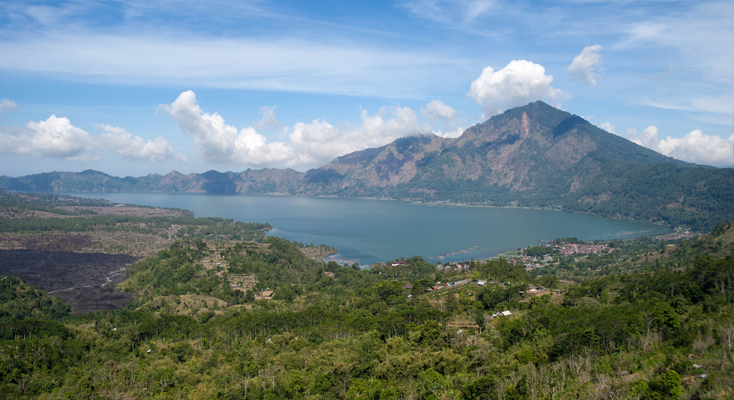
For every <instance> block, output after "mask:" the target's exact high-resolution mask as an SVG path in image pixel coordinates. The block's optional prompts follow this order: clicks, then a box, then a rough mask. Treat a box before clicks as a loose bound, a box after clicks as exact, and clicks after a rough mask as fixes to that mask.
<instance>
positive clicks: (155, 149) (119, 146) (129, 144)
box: [97, 124, 186, 162]
mask: <svg viewBox="0 0 734 400" xmlns="http://www.w3.org/2000/svg"><path fill="white" fill-rule="evenodd" d="M97 127H98V128H99V129H101V130H103V131H104V132H106V133H103V134H101V135H100V136H99V139H98V142H99V144H100V145H101V146H102V147H104V148H106V149H110V150H113V151H114V152H115V153H117V154H118V155H120V156H121V157H123V158H128V159H132V160H145V161H150V162H156V161H163V160H167V159H169V158H171V157H174V154H173V148H171V144H170V143H168V141H167V140H166V139H164V138H163V137H161V136H158V137H157V138H155V139H153V140H145V139H143V138H141V137H140V136H134V135H133V134H132V133H130V132H128V131H126V130H125V129H124V128H120V127H116V126H110V125H104V124H98V125H97ZM175 157H176V159H178V160H179V161H186V156H184V155H183V154H180V153H179V154H176V155H175Z"/></svg>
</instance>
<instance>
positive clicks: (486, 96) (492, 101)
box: [468, 60, 563, 118]
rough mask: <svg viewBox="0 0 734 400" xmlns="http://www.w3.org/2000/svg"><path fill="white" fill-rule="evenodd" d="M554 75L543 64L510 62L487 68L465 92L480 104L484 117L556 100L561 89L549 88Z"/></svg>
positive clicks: (525, 61)
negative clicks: (534, 102) (502, 65)
mask: <svg viewBox="0 0 734 400" xmlns="http://www.w3.org/2000/svg"><path fill="white" fill-rule="evenodd" d="M551 82H553V76H551V75H546V74H545V68H543V66H542V65H539V64H535V63H533V62H531V61H527V60H514V61H510V63H509V64H507V66H506V67H504V68H502V69H500V70H498V71H495V70H494V69H492V67H486V68H484V70H483V71H482V74H481V75H480V76H479V78H477V79H476V80H475V81H474V82H472V84H471V90H469V93H468V95H469V96H471V97H472V98H474V100H475V101H476V102H477V103H478V104H479V105H481V106H482V108H483V110H484V117H485V118H486V117H489V116H492V115H495V114H498V113H500V112H502V111H503V110H506V109H508V108H512V107H517V106H522V105H525V104H527V103H529V102H532V101H535V100H541V99H550V100H551V102H553V103H556V102H557V100H559V98H560V96H561V95H563V92H562V91H561V90H560V89H555V88H553V87H551Z"/></svg>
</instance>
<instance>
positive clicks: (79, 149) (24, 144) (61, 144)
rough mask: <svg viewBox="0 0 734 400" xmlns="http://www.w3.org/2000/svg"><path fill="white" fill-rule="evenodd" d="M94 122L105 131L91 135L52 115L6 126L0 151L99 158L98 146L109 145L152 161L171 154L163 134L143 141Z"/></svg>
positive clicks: (128, 155) (75, 158)
mask: <svg viewBox="0 0 734 400" xmlns="http://www.w3.org/2000/svg"><path fill="white" fill-rule="evenodd" d="M97 126H98V127H99V128H100V129H102V130H103V131H105V132H106V133H104V134H101V135H90V134H89V133H87V132H86V131H84V130H83V129H81V128H78V127H76V126H74V125H72V124H71V121H69V119H68V118H66V117H61V118H59V117H57V116H56V115H51V116H50V117H48V118H47V119H46V120H44V121H39V122H33V121H31V122H29V123H28V124H26V126H25V127H23V128H19V127H5V128H4V129H3V131H2V132H0V153H13V154H25V155H31V156H34V157H52V158H62V159H65V160H70V161H92V160H98V159H99V158H100V157H99V155H98V154H96V153H95V151H96V150H98V149H111V150H114V151H115V152H116V153H117V154H119V155H120V156H122V157H125V158H130V159H136V160H147V161H151V162H152V161H162V160H166V159H169V158H171V157H172V156H174V155H173V149H171V145H170V144H169V143H168V141H167V140H165V139H163V138H162V137H158V138H156V139H155V140H153V141H150V140H148V141H146V140H145V139H143V138H141V137H139V136H134V135H132V134H131V133H130V132H127V131H126V130H125V129H123V128H118V127H113V126H109V125H101V124H100V125H97ZM175 157H176V158H177V159H179V160H184V159H185V156H183V155H181V154H177V155H175Z"/></svg>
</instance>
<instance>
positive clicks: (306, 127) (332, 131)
mask: <svg viewBox="0 0 734 400" xmlns="http://www.w3.org/2000/svg"><path fill="white" fill-rule="evenodd" d="M388 115H389V117H388ZM429 132H430V128H429V127H428V126H425V125H421V124H419V122H418V116H417V115H416V114H415V112H414V111H413V110H412V109H410V108H409V107H382V108H381V109H380V111H379V112H378V113H377V114H376V115H374V116H370V115H369V114H368V113H367V111H366V110H362V115H361V125H360V126H358V127H356V128H351V129H341V128H337V127H334V126H333V125H331V124H329V123H328V122H326V121H322V120H315V121H313V122H312V123H310V124H304V123H300V122H299V123H297V124H296V125H295V126H294V127H293V133H291V135H290V139H291V143H292V145H293V148H294V149H295V151H296V154H297V159H295V160H292V161H291V162H290V163H289V164H288V165H289V166H296V165H301V166H302V165H310V166H319V165H322V164H324V163H326V162H329V161H331V160H332V159H334V158H335V157H338V156H343V155H345V154H348V153H351V152H354V151H358V150H364V149H367V148H372V147H379V146H384V145H386V144H388V143H390V142H392V141H393V140H395V139H398V138H401V137H404V136H410V135H418V134H426V133H429Z"/></svg>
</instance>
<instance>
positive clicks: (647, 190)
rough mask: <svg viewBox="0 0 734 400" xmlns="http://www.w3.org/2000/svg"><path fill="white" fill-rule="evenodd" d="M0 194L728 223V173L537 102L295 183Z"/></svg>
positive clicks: (72, 182) (214, 177) (93, 176)
mask: <svg viewBox="0 0 734 400" xmlns="http://www.w3.org/2000/svg"><path fill="white" fill-rule="evenodd" d="M0 187H2V188H6V189H11V190H21V191H52V192H62V191H66V192H190V193H213V194H296V195H305V196H341V197H377V198H392V199H402V200H412V201H426V202H453V203H471V204H482V205H491V206H520V207H552V208H557V209H562V210H565V211H572V212H584V213H592V214H597V215H602V216H607V217H616V218H633V219H639V220H648V221H658V222H665V223H667V224H669V225H672V226H678V225H688V226H689V227H691V228H693V229H695V230H698V231H705V230H708V229H711V228H712V227H713V226H714V224H715V223H716V222H718V221H725V220H729V219H732V218H734V202H732V201H731V199H732V198H734V169H731V168H724V169H719V168H711V167H704V166H700V165H694V164H689V163H686V162H683V161H679V160H675V159H673V158H670V157H666V156H663V155H661V154H658V153H656V152H654V151H652V150H649V149H647V148H644V147H642V146H639V145H637V144H635V143H632V142H630V141H629V140H627V139H624V138H622V137H620V136H617V135H614V134H611V133H608V132H605V131H603V130H601V129H599V128H597V127H596V126H594V125H592V124H590V123H589V122H588V121H586V120H584V119H583V118H581V117H579V116H576V115H572V114H570V113H567V112H565V111H561V110H558V109H556V108H553V107H551V106H549V105H547V104H545V103H543V102H542V101H537V102H534V103H531V104H528V105H526V106H524V107H517V108H513V109H511V110H508V111H506V112H504V113H503V114H500V115H497V116H494V117H492V118H491V119H489V120H488V121H486V122H484V123H481V124H477V125H475V126H472V127H471V128H469V129H467V130H466V131H465V132H464V133H463V134H462V136H460V137H459V138H456V139H445V138H441V137H438V136H435V135H424V136H411V137H405V138H401V139H398V140H396V141H394V142H392V143H390V144H388V145H385V146H382V147H379V148H374V149H366V150H362V151H358V152H354V153H351V154H347V155H345V156H342V157H338V158H336V159H335V160H333V161H332V162H330V163H329V164H327V165H325V166H323V167H320V168H317V169H313V170H310V171H308V172H306V173H305V174H304V173H301V172H298V171H294V170H291V169H285V170H279V169H263V170H258V171H255V170H247V171H244V172H240V173H235V172H225V173H220V172H216V171H209V172H206V173H203V174H188V175H182V174H180V173H178V172H175V171H174V172H171V173H169V174H167V175H165V176H161V175H156V174H151V175H148V176H144V177H139V178H133V177H126V178H116V177H112V176H109V175H106V174H103V173H101V172H96V171H91V170H88V171H84V172H81V173H70V172H52V173H46V174H38V175H29V176H24V177H19V178H9V177H0Z"/></svg>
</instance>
